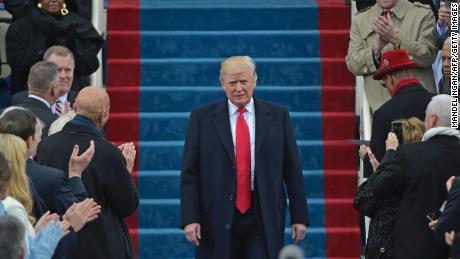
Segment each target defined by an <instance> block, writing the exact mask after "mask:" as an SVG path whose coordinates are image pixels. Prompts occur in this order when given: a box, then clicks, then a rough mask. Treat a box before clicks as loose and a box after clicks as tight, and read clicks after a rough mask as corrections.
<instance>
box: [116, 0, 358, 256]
mask: <svg viewBox="0 0 460 259" xmlns="http://www.w3.org/2000/svg"><path fill="white" fill-rule="evenodd" d="M111 1H112V0H111ZM121 2H122V4H121V7H120V8H123V4H126V3H124V2H127V1H124V2H123V1H121ZM109 6H110V3H109ZM136 8H137V9H136ZM136 8H127V9H126V10H127V11H126V12H124V13H125V15H127V14H129V13H130V12H134V11H133V10H137V11H138V13H139V16H140V18H139V25H138V26H139V31H133V30H132V29H126V28H125V26H127V25H125V24H123V23H122V22H121V21H120V22H119V25H114V26H112V29H110V28H109V35H108V39H109V40H108V44H109V48H111V49H112V51H111V52H110V53H109V58H108V61H107V66H108V71H109V80H108V82H109V86H108V91H109V93H110V95H111V99H112V114H111V119H110V121H109V124H110V125H111V128H110V129H109V136H111V138H112V140H114V141H123V140H125V139H126V140H129V138H130V137H132V136H133V134H134V135H136V136H138V140H139V142H138V188H139V192H140V196H141V202H140V207H139V210H138V229H137V235H138V247H139V248H138V249H139V250H138V254H139V258H142V259H144V258H192V257H193V256H194V247H193V246H192V245H191V244H189V243H188V242H187V241H186V239H185V237H184V235H183V232H182V231H181V230H180V229H179V228H178V227H179V177H180V171H179V170H180V167H181V159H182V151H183V140H184V136H185V131H186V127H187V120H188V116H189V113H190V111H191V110H192V109H193V108H194V107H197V106H199V105H202V104H206V103H209V102H212V101H216V100H220V99H222V98H225V95H224V92H223V90H222V88H221V87H220V84H219V80H218V76H219V66H220V62H221V61H222V60H223V59H224V58H226V57H228V56H233V55H249V56H251V57H253V58H254V59H255V61H256V63H257V73H258V78H259V80H258V84H257V88H256V91H255V95H256V96H257V97H259V98H263V99H266V100H270V101H273V102H276V103H279V104H281V105H284V106H285V107H287V108H288V109H289V111H290V112H291V116H292V120H293V125H294V130H295V133H296V136H297V139H298V145H299V150H300V156H301V162H302V167H303V170H304V171H303V175H304V183H305V187H306V191H307V197H308V204H309V210H310V219H311V226H310V227H309V229H308V232H307V238H306V241H304V242H303V243H302V248H303V249H304V252H305V255H306V257H307V258H326V257H328V253H327V251H326V249H327V244H326V242H327V235H334V233H335V232H334V227H338V228H340V227H348V226H334V225H330V224H329V226H327V224H326V217H325V214H326V203H327V201H326V199H325V194H324V188H323V186H324V148H325V146H334V145H335V144H337V143H330V142H328V141H324V139H325V136H324V133H323V132H324V128H323V123H324V121H325V120H328V121H332V122H333V121H340V119H341V118H351V119H352V120H353V118H352V117H354V113H353V111H349V110H344V109H345V108H343V107H345V106H346V105H341V103H345V102H347V100H345V101H343V100H337V102H338V105H336V108H334V109H335V110H330V111H324V110H322V95H323V91H324V86H323V85H322V84H323V78H322V65H323V62H324V60H322V58H321V57H320V31H319V29H318V28H319V27H318V20H319V18H318V6H317V3H316V1H313V0H278V1H275V0H244V1H243V0H233V1H232V0H212V1H211V0H140V2H139V6H138V7H136ZM109 9H110V8H109ZM117 10H118V9H116V10H115V12H114V13H116V12H117ZM120 10H121V9H120ZM120 13H121V12H120ZM109 16H110V10H109ZM114 16H115V14H114ZM119 19H122V16H121V15H120V17H119ZM112 21H114V23H117V18H114V17H112ZM117 26H118V27H117ZM326 33H327V32H326ZM331 33H336V32H333V31H331ZM133 42H139V47H138V50H133V47H132V44H133ZM137 52H138V53H137ZM136 53H137V54H139V56H137V54H136ZM341 59H342V58H341V57H340V60H339V58H337V60H339V62H342V61H341ZM337 60H332V61H333V62H337ZM133 71H134V72H133ZM135 73H137V74H139V78H132V77H131V75H132V74H135ZM338 85H340V83H338ZM334 87H335V88H334ZM331 89H332V90H334V89H335V90H338V91H343V90H344V89H343V88H340V86H339V87H337V86H331ZM345 91H346V92H347V91H348V92H349V91H351V89H348V88H347V89H346V90H345ZM126 100H134V101H126ZM133 124H137V125H138V128H136V129H135V130H136V132H133V133H132V134H131V132H130V130H131V128H129V127H128V126H126V125H133ZM117 127H118V128H117ZM337 127H340V125H337ZM120 128H123V129H126V130H120ZM337 132H338V133H337V134H336V135H334V136H328V137H327V138H328V140H331V141H340V140H341V139H343V138H345V136H344V134H340V130H338V131H337ZM337 169H341V168H340V165H338V166H337ZM345 169H350V168H345ZM345 177H349V175H345ZM338 180H340V178H338ZM332 196H333V195H332ZM335 198H340V197H335ZM345 203H346V204H347V206H348V205H350V206H351V202H350V201H349V200H346V201H345ZM287 219H288V222H287V223H286V243H290V242H291V240H290V227H289V224H290V222H289V217H287ZM350 225H352V224H350ZM326 227H332V230H327V229H326ZM133 232H136V230H134V231H133ZM339 232H340V231H339ZM347 256H348V255H347V254H344V255H342V256H341V257H342V258H345V257H347ZM329 257H330V256H329ZM348 257H351V256H348Z"/></svg>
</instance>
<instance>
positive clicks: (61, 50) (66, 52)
mask: <svg viewBox="0 0 460 259" xmlns="http://www.w3.org/2000/svg"><path fill="white" fill-rule="evenodd" d="M53 54H54V55H56V56H59V57H67V56H70V57H71V58H72V60H73V61H74V62H75V58H74V56H73V53H72V51H71V50H70V49H68V48H67V47H64V46H59V45H56V46H51V47H49V48H48V49H47V50H46V51H45V54H43V60H45V61H48V59H49V58H50V57H51V55H53Z"/></svg>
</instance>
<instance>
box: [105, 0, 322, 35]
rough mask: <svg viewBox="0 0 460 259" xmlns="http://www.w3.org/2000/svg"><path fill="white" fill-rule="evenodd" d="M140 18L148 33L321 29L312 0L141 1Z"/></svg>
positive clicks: (142, 28) (141, 25)
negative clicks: (289, 0) (290, 0)
mask: <svg viewBox="0 0 460 259" xmlns="http://www.w3.org/2000/svg"><path fill="white" fill-rule="evenodd" d="M140 17H141V19H140V20H141V21H140V28H141V30H146V31H147V30H148V31H177V30H224V31H225V30H308V29H316V28H318V10H317V6H316V3H315V1H312V0H303V1H297V3H294V2H292V3H290V4H289V3H284V1H283V2H280V1H188V2H187V1H180V2H176V1H141V10H140ZM152 17H154V18H155V19H152ZM120 18H121V17H120ZM114 27H115V28H113V29H117V27H122V26H114Z"/></svg>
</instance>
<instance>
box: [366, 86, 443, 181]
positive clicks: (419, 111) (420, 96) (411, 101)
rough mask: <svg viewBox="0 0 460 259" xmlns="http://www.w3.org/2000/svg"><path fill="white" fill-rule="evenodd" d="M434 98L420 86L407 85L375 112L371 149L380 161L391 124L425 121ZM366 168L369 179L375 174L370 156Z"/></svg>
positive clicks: (367, 158)
mask: <svg viewBox="0 0 460 259" xmlns="http://www.w3.org/2000/svg"><path fill="white" fill-rule="evenodd" d="M433 96H434V95H433V94H432V93H430V92H428V91H427V90H425V88H423V86H421V85H419V84H411V85H407V86H405V87H403V88H401V89H400V90H399V91H398V92H396V94H395V95H394V96H393V98H391V99H390V100H388V101H387V102H386V103H384V104H383V105H382V106H381V107H380V108H379V109H377V110H376V111H375V112H374V115H373V117H372V135H371V144H370V148H371V150H372V152H373V153H374V155H375V157H376V158H377V160H378V161H380V160H382V158H383V155H384V154H385V149H386V148H385V141H386V139H387V136H388V133H389V132H390V131H391V122H392V121H394V120H397V119H408V118H410V117H417V118H419V119H420V120H422V121H424V120H425V110H426V107H427V106H428V103H429V102H430V101H431V98H432V97H433ZM365 166H366V167H365V173H366V176H367V177H368V176H369V175H370V174H371V173H372V172H373V170H372V165H371V164H370V162H369V157H368V156H366V159H365Z"/></svg>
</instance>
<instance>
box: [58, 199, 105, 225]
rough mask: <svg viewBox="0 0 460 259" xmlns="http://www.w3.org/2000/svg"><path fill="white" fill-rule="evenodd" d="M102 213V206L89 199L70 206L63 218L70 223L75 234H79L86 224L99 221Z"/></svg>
mask: <svg viewBox="0 0 460 259" xmlns="http://www.w3.org/2000/svg"><path fill="white" fill-rule="evenodd" d="M100 212H101V206H100V205H98V204H97V203H96V202H94V200H93V199H89V198H88V199H85V200H84V201H82V202H79V203H74V204H73V205H72V206H70V207H69V208H68V209H67V211H66V213H65V215H64V216H63V217H62V218H63V219H65V220H67V221H68V222H69V223H70V225H71V226H72V228H73V229H74V230H75V232H78V231H80V229H82V228H83V227H84V226H85V224H86V223H88V222H91V221H94V220H95V219H97V215H98V214H99V213H100Z"/></svg>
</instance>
